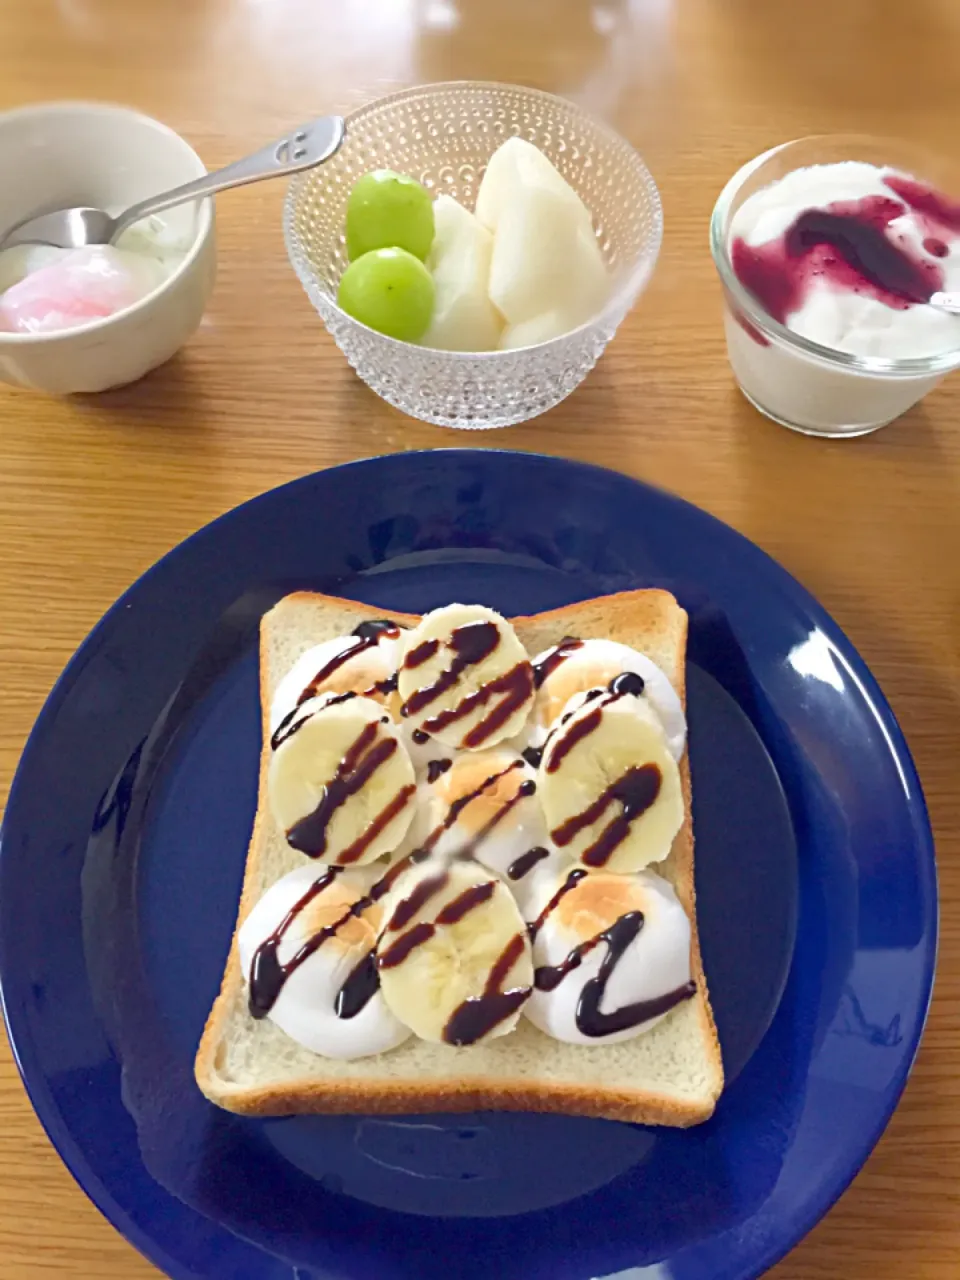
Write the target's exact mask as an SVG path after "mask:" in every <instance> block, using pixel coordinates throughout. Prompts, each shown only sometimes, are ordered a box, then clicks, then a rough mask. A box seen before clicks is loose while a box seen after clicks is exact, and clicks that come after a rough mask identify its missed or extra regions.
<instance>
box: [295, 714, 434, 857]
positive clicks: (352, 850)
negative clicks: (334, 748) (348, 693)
mask: <svg viewBox="0 0 960 1280" xmlns="http://www.w3.org/2000/svg"><path fill="white" fill-rule="evenodd" d="M378 731H379V730H378V725H376V724H367V725H364V727H363V730H362V731H361V732H360V734H359V736H358V737H357V738H356V739H355V740H354V741H353V742H352V743H351V745H350V747H349V749H348V751H347V753H346V755H345V756H344V757H343V759H342V760H341V762H340V765H339V767H338V768H337V772H336V773H335V774H334V776H333V778H332V780H331V781H330V782H329V783H328V785H327V786H326V787H325V788H324V790H323V794H322V796H321V797H320V801H319V803H318V804H317V807H316V808H315V809H314V810H313V811H312V812H311V813H308V814H306V815H305V816H304V817H303V818H301V819H300V820H299V822H295V823H294V825H293V826H292V827H291V828H290V830H289V831H288V832H287V843H288V844H289V845H290V846H291V847H292V848H294V849H297V850H298V851H299V852H300V853H305V854H306V855H307V857H309V858H318V857H321V856H322V855H323V854H324V853H326V851H327V831H328V828H329V826H330V823H331V821H332V820H333V816H334V814H335V813H336V812H337V810H338V809H339V808H340V807H341V805H343V804H345V803H346V802H347V801H348V800H349V799H350V797H351V796H354V795H356V794H357V793H358V792H359V791H361V790H362V789H363V787H364V786H365V785H366V784H367V782H369V780H370V779H371V778H372V777H373V775H374V774H375V773H376V772H377V770H378V769H379V768H380V766H381V765H383V764H385V763H386V762H387V761H388V760H389V759H390V757H391V756H393V755H395V754H396V751H397V740H396V739H395V738H392V737H388V738H381V739H380V741H379V742H378V741H376V739H377V734H378ZM415 792H416V787H415V786H414V785H413V783H408V784H407V786H405V787H401V789H400V790H399V791H398V792H397V794H396V795H395V796H394V797H393V799H392V800H391V801H390V803H389V804H388V805H386V806H385V807H384V808H383V809H382V810H381V811H380V813H378V814H377V816H376V817H375V818H374V820H373V821H372V822H371V823H369V824H368V825H367V826H366V827H365V829H364V830H363V831H362V832H361V833H360V835H359V836H358V837H357V839H356V840H354V841H353V843H352V844H350V845H348V846H347V848H346V849H344V850H342V851H341V853H340V854H339V856H338V859H337V861H338V862H339V864H340V865H341V866H348V865H349V864H350V863H351V862H356V861H357V859H358V858H360V857H362V856H363V854H364V853H365V852H366V851H367V849H368V848H369V847H370V845H371V844H372V843H373V841H374V840H375V839H376V838H377V836H378V835H379V834H380V833H381V831H383V830H384V829H385V828H386V827H387V826H388V825H389V824H390V823H391V822H392V821H393V819H394V818H395V817H396V816H397V815H398V814H399V813H401V812H402V811H403V809H404V808H405V806H406V805H407V804H408V803H409V801H410V800H412V799H413V796H414V794H415Z"/></svg>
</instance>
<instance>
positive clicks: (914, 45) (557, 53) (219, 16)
mask: <svg viewBox="0 0 960 1280" xmlns="http://www.w3.org/2000/svg"><path fill="white" fill-rule="evenodd" d="M958 67H960V4H958V3H957V0H912V3H909V4H904V3H903V0H891V2H890V3H888V2H887V0H805V3H804V4H802V5H801V4H794V3H787V2H786V0H598V2H597V3H595V4H593V5H591V4H590V3H588V2H587V0H136V2H135V3H130V2H129V0H5V2H4V3H3V4H2V5H0V108H7V107H13V106H17V105H20V104H22V103H25V102H29V101H32V100H40V99H44V98H68V97H74V98H82V97H90V98H106V99H114V100H117V101H122V102H128V103H130V104H133V105H135V106H136V107H139V108H140V109H142V110H143V111H146V112H148V113H150V114H151V115H155V116H159V117H160V118H162V119H163V120H166V121H167V122H168V123H169V124H171V125H172V126H173V127H174V128H175V129H177V130H179V131H180V132H182V133H183V134H185V135H186V136H187V138H189V139H190V141H191V142H193V143H194V145H195V146H196V147H197V149H198V150H199V152H200V154H201V155H202V156H203V158H204V159H205V161H206V162H207V164H208V165H210V166H211V167H213V166H215V165H219V164H221V163H223V162H225V161H227V160H228V159H230V158H233V157H235V156H237V155H240V154H242V153H243V152H244V151H245V150H247V149H249V148H250V147H251V145H252V144H254V143H257V142H259V141H263V140H264V139H267V138H269V137H271V136H273V135H274V134H276V133H279V132H280V131H281V130H282V129H283V128H285V127H286V126H287V125H289V124H290V123H292V122H295V121H299V120H300V119H305V118H308V117H310V116H312V115H317V114H321V113H323V112H327V111H332V110H337V111H341V112H343V111H348V110H350V109H351V108H352V107H354V106H356V105H358V104H360V103H361V102H364V101H366V100H367V99H369V98H372V97H375V96H378V95H380V94H383V93H385V92H388V91H390V90H392V89H394V88H398V87H401V86H403V85H407V84H412V83H416V82H418V81H427V80H438V79H456V78H466V77H479V78H486V79H498V80H507V81H519V82H525V83H527V84H531V85H535V86H538V87H540V88H544V89H548V90H552V91H555V92H558V93H562V94H566V95H568V96H569V97H572V98H574V99H576V100H578V101H579V102H582V103H584V104H586V105H589V106H590V107H591V108H592V109H593V110H595V111H597V112H599V113H601V114H602V115H604V116H605V117H606V118H607V119H609V120H610V121H611V122H612V123H613V124H614V125H615V126H617V127H618V128H619V129H620V130H621V131H622V132H623V133H624V134H625V135H626V136H627V137H628V138H629V139H630V140H631V141H632V142H633V143H634V144H635V145H636V146H637V147H639V149H640V150H641V151H642V153H643V154H644V155H645V157H646V159H647V161H648V163H649V164H650V166H651V168H652V169H653V171H654V174H655V175H656V177H657V180H658V182H659V183H660V186H661V190H662V194H663V200H664V206H665V211H666V238H665V241H664V247H663V253H662V257H661V259H660V264H659V267H658V270H657V273H656V276H655V279H654V281H653V284H652V285H651V287H650V289H649V290H648V292H647V294H646V295H645V296H644V298H643V299H642V301H641V303H640V305H639V307H638V308H637V310H636V311H635V313H634V314H633V315H632V316H630V317H629V319H628V320H627V322H626V323H625V324H624V326H623V328H622V330H621V331H620V334H619V335H618V337H617V339H616V340H615V342H614V343H613V345H612V347H611V348H610V350H609V352H608V353H607V355H606V356H605V357H604V359H603V360H602V361H601V363H600V365H599V367H598V368H597V370H596V371H595V372H594V373H593V374H592V375H591V377H590V378H589V379H588V380H587V382H586V383H585V384H584V385H583V387H582V388H581V389H580V390H578V391H577V392H576V393H575V394H574V396H573V397H572V398H571V399H569V400H568V401H567V402H566V403H565V404H563V405H561V406H559V407H558V408H557V409H555V410H553V411H552V412H551V413H549V414H547V415H546V416H545V417H543V418H541V419H539V420H538V421H536V422H534V423H530V424H528V425H526V426H523V427H516V428H512V429H510V430H507V431H502V432H499V433H496V434H491V435H483V436H480V437H479V438H476V437H473V436H470V435H458V434H456V433H451V432H447V431H444V430H442V429H440V428H435V427H430V426H425V425H423V424H420V423H417V422H414V421H412V420H410V419H408V418H405V417H403V416H402V415H401V414H399V413H398V412H396V411H395V410H393V409H391V408H389V407H388V406H387V405H385V404H383V403H382V402H381V401H379V400H378V399H377V398H376V397H375V396H374V395H373V394H372V393H371V392H369V391H367V390H366V389H365V388H364V387H363V386H362V385H361V384H360V383H359V382H358V381H357V380H356V379H355V378H354V376H353V375H352V373H351V371H350V370H349V368H348V367H347V365H346V363H345V362H344V361H343V359H342V358H341V357H340V355H339V353H338V352H337V350H336V348H335V347H334V345H333V343H332V341H331V340H330V339H328V338H327V337H326V335H325V333H324V331H323V329H322V326H321V325H320V322H319V320H318V319H317V317H316V316H315V314H314V313H313V311H312V309H311V307H310V304H309V302H308V301H307V299H306V297H305V296H304V294H303V293H302V291H301V289H300V286H299V285H298V284H297V282H296V280H295V278H294V276H293V273H292V271H291V270H290V269H289V267H288V265H287V261H286V257H285V254H284V249H283V243H282V239H281V235H280V207H281V201H282V198H283V192H282V190H281V187H280V185H279V184H274V185H272V186H271V185H265V186H261V187H254V188H250V189H247V190H245V191H240V192H235V193H232V194H230V195H228V196H226V197H224V198H223V199H222V201H221V203H220V205H219V213H218V216H219V228H220V270H219V276H218V282H217V287H216V292H215V294H214V297H213V301H212V304H211V307H210V310H209V314H208V316H207V318H206V320H205V322H204V325H203V327H202V329H201V331H200V332H199V333H198V334H197V336H196V338H195V339H194V341H193V342H192V343H191V344H190V346H189V348H188V349H187V350H185V351H184V352H183V353H181V355H180V356H178V357H177V358H176V359H175V360H174V361H173V362H172V363H171V364H169V365H168V366H167V367H166V368H165V369H162V370H160V371H159V372H157V373H155V374H153V375H151V376H150V377H148V378H147V379H145V380H144V381H143V382H142V383H140V384H139V385H137V386H134V387H132V388H129V389H127V390H123V391H118V392H114V393H111V394H108V395H105V396H101V397H98V398H88V399H83V400H76V401H72V402H68V401H60V402H58V401H54V400H46V399H42V398H39V397H37V396H35V395H33V394H30V393H27V392H20V391H14V390H11V389H9V388H3V389H0V699H2V703H0V705H2V714H0V788H2V792H0V799H2V798H3V796H5V794H6V789H7V787H8V786H9V782H10V779H11V777H12V775H13V771H14V768H15V766H16V763H17V758H18V755H19V752H20V750H21V747H22V745H23V741H24V738H25V737H26V734H27V732H28V730H29V729H30V726H31V724H32V722H33V720H34V717H35V716H36V715H37V713H38V711H39V710H40V706H41V704H42V702H43V700H44V698H45V696H46V694H47V691H48V689H49V688H50V685H51V683H52V682H53V680H54V678H55V677H56V675H57V674H58V672H59V671H60V669H61V668H62V666H63V665H64V663H65V662H66V661H67V659H68V658H69V656H70V654H71V653H72V652H73V650H74V648H75V647H76V645H77V644H78V643H79V642H80V641H81V639H82V638H83V636H84V635H85V634H86V632H87V631H88V630H89V629H90V628H91V627H92V626H93V625H94V623H95V622H96V621H97V619H98V618H99V617H100V615H101V614H102V613H103V611H104V610H105V609H106V608H107V606H108V605H109V604H110V603H111V602H112V601H113V600H114V598H115V597H116V596H117V595H118V594H119V593H120V592H121V591H123V590H124V588H125V587H127V586H128V585H129V584H130V583H131V582H132V581H133V580H134V579H135V578H136V577H137V576H138V575H139V574H140V573H142V572H143V571H144V570H145V569H146V568H147V567H148V566H149V565H150V564H151V563H152V562H153V561H154V560H156V559H157V557H158V556H160V555H162V554H163V553H164V552H165V551H167V550H168V549H169V548H170V547H172V546H173V545H174V544H175V543H177V542H179V541H180V540H181V539H182V538H184V537H185V536H186V535H187V534H189V533H191V532H192V531H193V530H195V529H197V528H198V527H199V526H200V525H202V524H205V523H206V522H207V521H208V520H211V519H212V518H213V517H214V516H217V515H219V514H220V513H221V512H223V511H225V510H227V508H229V507H232V506H233V505H234V504H236V503H238V502H242V501H244V500H245V499H246V498H249V497H251V496H252V495H254V494H256V493H259V492H261V491H262V490H264V489H267V488H269V487H271V486H273V485H277V484H281V483H283V482H284V481H286V480H290V479H291V478H293V477H294V476H299V475H301V474H303V473H305V472H309V471H312V470H314V469H316V468H320V467H327V466H332V465H334V464H336V463H340V462H345V461H347V460H349V459H353V458H358V457H365V456H368V455H372V454H382V453H389V452H393V451H396V450H402V449H413V448H433V447H443V446H450V445H466V446H475V447H480V448H482V447H486V446H499V447H503V448H507V449H529V450H534V451H539V452H544V453H556V454H562V455H564V456H566V457H571V458H580V459H588V460H590V461H593V462H598V463H603V464H606V465H608V466H610V467H615V468H618V469H620V470H623V471H627V472H629V473H630V474H632V475H634V476H640V477H643V478H644V479H645V480H649V481H652V482H653V483H655V484H659V485H664V486H666V487H668V488H670V489H673V490H676V491H677V492H678V493H680V494H682V495H683V496H684V497H685V498H688V499H690V500H691V501H693V502H695V503H697V504H699V505H700V506H702V507H705V508H706V509H707V510H709V511H711V512H713V513H715V514H716V515H718V516H720V517H721V518H722V519H724V520H726V521H728V522H729V523H730V524H732V525H733V526H735V527H736V528H737V529H739V530H741V531H742V532H743V533H745V534H746V535H747V537H749V538H752V539H753V540H754V541H755V542H757V543H758V544H759V545H760V546H761V547H763V548H765V549H766V550H767V551H769V552H770V553H771V554H772V555H774V556H775V557H776V558H777V559H778V560H779V561H780V562H781V563H782V564H783V565H785V566H786V568H787V569H789V570H790V571H791V572H792V573H793V574H795V575H796V576H797V577H798V578H799V579H800V581H801V582H803V583H804V584H805V585H806V586H807V587H809V588H810V590H811V591H813V592H814V594H815V595H817V596H818V597H819V599H820V600H821V601H822V602H823V603H824V605H825V606H826V607H827V608H828V609H829V610H830V612H831V613H832V614H833V615H834V617H835V618H836V619H837V620H838V622H839V623H840V625H841V626H842V627H843V628H844V629H845V631H846V632H847V634H848V635H849V636H850V637H851V638H852V640H853V641H854V643H855V644H856V645H857V646H858V648H859V649H860V651H861V653H863V655H864V656H865V658H866V660H867V661H868V663H869V664H870V666H871V667H872V668H873V670H874V671H875V673H876V674H877V676H878V678H879V680H880V682H881V684H882V686H883V687H884V689H885V691H886V693H887V695H888V696H889V698H890V700H891V702H892V704H893V707H894V710H895V712H896V714H897V715H898V716H899V718H900V722H901V724H902V725H903V728H904V730H905V732H906V735H907V738H908V740H909V742H910V744H911V746H912V749H913V751H914V754H915V756H916V759H917V763H918V767H919V770H920V775H921V777H922V779H923V783H924V786H925V788H926V793H927V797H928V800H929V804H930V809H931V813H932V817H933V823H934V827H935V830H936V835H937V843H938V854H939V866H940V877H941V879H940V884H941V891H942V901H943V908H942V915H943V924H942V936H941V952H940V972H939V978H938V985H937V992H936V997H935V999H934V1004H933V1011H932V1013H931V1017H930V1022H929V1026H928V1029H927V1034H926V1038H925V1040H924V1044H923V1047H922V1049H921V1052H920V1056H919V1060H918V1063H917V1067H916V1070H915V1072H914V1075H913V1077H912V1079H911V1082H910V1084H909V1086H908V1088H907V1091H906V1094H905V1096H904V1099H903V1102H902V1104H901V1106H900V1108H899V1110H898V1111H897V1113H896V1115H895V1116H894V1118H893V1121H892V1123H891V1125H890V1127H889V1129H888V1131H887V1133H886V1134H885V1135H884V1137H883V1138H882V1140H881V1141H880V1144H879V1146H878V1147H877V1149H876V1151H875V1153H874V1154H873V1155H872V1156H871V1158H870V1160H869V1161H868V1162H867V1165H866V1167H865V1169H864V1170H863V1172H862V1173H861V1174H860V1176H859V1177H858V1178H857V1180H856V1181H855V1183H854V1184H853V1186H852V1187H851V1189H850V1190H849V1191H848V1192H847V1193H846V1194H845V1195H844V1196H843V1198H842V1199H841V1201H840V1202H839V1204H838V1205H837V1206H836V1207H835V1208H834V1209H833V1211H832V1212H831V1213H830V1214H829V1215H828V1216H827V1218H826V1220H825V1221H824V1222H823V1223H821V1224H820V1225H819V1226H818V1227H817V1228H816V1229H815V1230H814V1231H813V1232H812V1233H811V1235H810V1236H809V1237H808V1238H807V1239H806V1240H805V1241H804V1242H803V1243H802V1244H801V1245H800V1246H799V1247H798V1248H797V1249H796V1250H795V1251H794V1253H793V1254H792V1255H791V1256H790V1257H788V1258H787V1259H785V1260H784V1261H783V1262H782V1263H780V1264H779V1266H777V1267H776V1268H774V1271H773V1272H772V1273H771V1274H772V1275H774V1276H775V1277H776V1280H903V1278H904V1277H909V1278H910V1280H947V1278H948V1277H955V1276H957V1275H958V1274H960V1068H958V1066H957V1059H958V1051H960V801H958V794H960V733H958V728H957V725H958V720H960V715H958V709H960V577H958V563H960V501H958V497H960V377H957V378H955V379H954V380H953V381H952V382H949V383H947V384H946V385H943V386H941V387H940V388H939V389H938V390H937V391H936V392H934V393H933V394H932V395H931V396H930V397H929V398H928V399H927V400H926V401H925V402H924V404H923V405H922V407H920V408H918V409H916V410H914V411H913V412H911V413H910V414H908V415H907V416H906V417H905V418H903V419H901V420H900V421H899V422H897V423H896V424H894V425H893V426H891V427H889V428H888V429H887V430H885V431H882V432H880V433H879V434H878V435H875V436H872V437H868V438H866V439H863V440H859V441H841V442H836V443H830V442H826V441H817V440H811V439H806V438H804V437H802V436H798V435H794V434H792V433H791V432H789V431H785V430H782V429H781V428H779V427H775V426H773V425H771V424H770V423H768V422H766V421H765V420H763V419H762V418H760V417H759V416H758V415H757V414H756V413H755V412H754V411H753V410H752V409H751V408H750V407H749V406H748V405H747V404H746V403H745V401H743V400H742V398H741V397H740V396H739V394H738V393H737V391H736V390H735V389H734V386H733V384H732V381H731V377H730V373H729V370H728V367H727V362H726V357H725V352H724V343H723V335H722V331H721V325H720V318H719V306H720V298H719V291H718V288H717V284H716V281H715V278H714V274H713V268H712V265H711V261H710V255H709V252H708V249H707V220H708V218H709V214H710V210H711V207H712V204H713V201H714V199H715V197H716V195H717V193H718V191H719V189H720V187H721V186H722V184H723V183H724V181H725V180H726V179H727V177H728V176H729V175H730V174H731V173H732V172H733V171H734V170H735V169H736V168H737V167H738V166H739V165H740V164H741V163H742V162H743V161H744V160H746V159H748V158H749V157H750V156H752V155H754V154H756V153H757V152H759V151H761V150H763V149H765V148H766V147H768V146H770V145H772V144H773V143H775V142H778V141H782V140H784V139H787V138H790V137H795V136H799V135H802V134H809V133H817V132H828V131H848V130H860V131H869V132H874V133H885V134H899V135H902V136H904V137H907V138H909V139H911V140H914V141H920V142H923V143H926V144H927V145H928V146H930V147H932V148H934V149H941V150H944V151H946V152H948V153H949V151H950V150H951V148H952V149H953V150H954V151H955V150H956V146H957V132H956V126H957V111H958V105H957V103H958V94H957V90H958V75H960V72H958ZM281 371H282V374H281ZM155 1274H156V1272H155V1271H154V1269H153V1268H152V1267H151V1266H150V1265H149V1264H148V1263H147V1262H145V1261H143V1260H142V1259H141V1258H140V1257H139V1255H138V1254H136V1253H135V1252H134V1250H133V1249H132V1248H131V1247H130V1246H129V1245H128V1244H126V1243H125V1242H124V1241H123V1240H122V1239H121V1238H120V1236H119V1235H117V1234H116V1233H115V1232H114V1230H113V1228H112V1227H110V1226H109V1225H108V1224H107V1222H106V1221H105V1220H104V1219H102V1218H101V1217H100V1216H99V1214H98V1213H97V1211H96V1210H95V1209H94V1208H93V1207H92V1205H91V1204H90V1203H89V1202H88V1201H87V1200H86V1198H85V1197H84V1195H83V1194H82V1192H81V1191H80V1190H79V1189H78V1188H77V1187H76V1186H75V1185H74V1183H73V1181H72V1179H71V1178H70V1176H69V1174H68V1173H67V1172H66V1170H65V1169H64V1167H63V1166H62V1165H61V1163H60V1161H59V1159H58V1158H57V1156H56V1155H55V1154H54V1151H53V1149H52V1148H51V1147H50V1146H49V1145H48V1143H47V1141H46V1139H45V1137H44V1135H43V1133H42V1132H41V1129H40V1126H39V1124H38V1123H37V1121H36V1119H35V1117H34V1115H33V1112H32V1110H31V1108H30V1106H29V1104H28V1102H27V1099H26V1096H25V1094H24V1093H23V1090H22V1088H21V1085H20V1082H19V1079H18V1076H17V1072H16V1069H15V1067H14V1065H13V1062H12V1060H11V1057H10V1055H9V1052H8V1051H7V1050H6V1048H4V1050H3V1054H2V1061H0V1276H3V1277H5V1278H6V1277H21V1276H22V1277H27V1276H30V1277H34V1276H38V1275H44V1276H46V1275H50V1276H64V1277H76V1278H77V1280H81V1278H82V1280H90V1277H92V1276H95V1277H98V1280H111V1278H113V1277H124V1278H125V1280H134V1278H137V1277H147V1276H150V1275H155Z"/></svg>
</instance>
